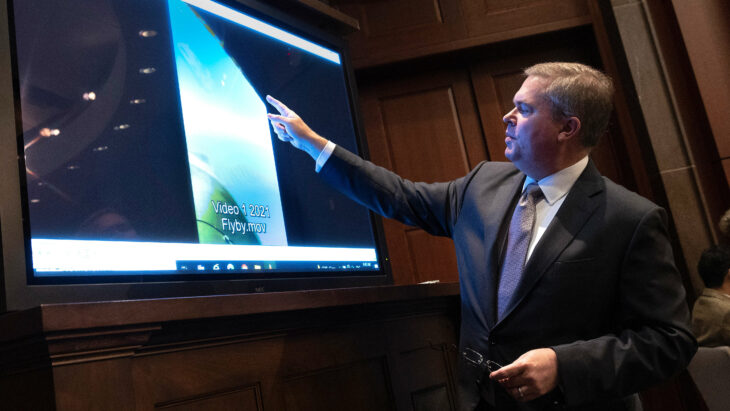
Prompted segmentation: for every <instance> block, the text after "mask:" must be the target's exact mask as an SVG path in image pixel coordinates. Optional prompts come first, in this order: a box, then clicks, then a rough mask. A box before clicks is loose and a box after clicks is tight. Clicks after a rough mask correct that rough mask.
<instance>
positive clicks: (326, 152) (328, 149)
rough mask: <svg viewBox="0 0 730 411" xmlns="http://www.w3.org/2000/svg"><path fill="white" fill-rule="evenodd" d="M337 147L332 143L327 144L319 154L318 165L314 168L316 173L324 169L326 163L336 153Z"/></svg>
mask: <svg viewBox="0 0 730 411" xmlns="http://www.w3.org/2000/svg"><path fill="white" fill-rule="evenodd" d="M335 147H337V144H335V143H333V142H331V141H328V142H327V144H326V145H325V146H324V148H323V149H322V151H321V152H320V153H319V157H317V163H316V165H315V166H314V171H316V172H318V173H319V170H321V169H322V167H323V166H324V163H326V162H327V160H329V158H330V156H331V155H332V153H333V152H334V151H335Z"/></svg>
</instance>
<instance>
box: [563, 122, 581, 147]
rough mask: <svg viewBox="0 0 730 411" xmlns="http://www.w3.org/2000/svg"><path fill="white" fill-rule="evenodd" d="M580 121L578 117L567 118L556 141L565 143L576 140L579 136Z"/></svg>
mask: <svg viewBox="0 0 730 411" xmlns="http://www.w3.org/2000/svg"><path fill="white" fill-rule="evenodd" d="M580 127H581V124H580V119H578V117H568V118H566V119H565V120H563V128H562V129H561V130H560V133H559V134H558V141H560V142H565V141H569V140H577V139H578V135H579V134H580Z"/></svg>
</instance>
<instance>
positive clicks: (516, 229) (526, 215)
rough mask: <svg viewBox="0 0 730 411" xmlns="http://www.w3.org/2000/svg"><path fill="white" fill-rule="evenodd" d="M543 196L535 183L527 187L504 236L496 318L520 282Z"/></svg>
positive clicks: (500, 314)
mask: <svg viewBox="0 0 730 411" xmlns="http://www.w3.org/2000/svg"><path fill="white" fill-rule="evenodd" d="M542 196H543V193H542V190H540V186H539V185H537V183H530V184H529V185H528V186H527V187H526V188H525V191H524V192H523V193H522V196H520V201H519V202H518V203H517V206H516V207H515V211H514V213H513V214H512V221H511V222H510V224H509V233H508V234H507V251H506V252H505V255H504V260H503V262H502V270H501V272H500V275H499V288H498V294H497V313H498V318H499V319H502V317H503V316H504V311H505V309H506V308H507V304H508V303H509V301H510V298H512V294H514V292H515V290H517V286H518V285H519V284H520V280H521V279H522V269H523V267H524V266H525V260H526V258H527V249H528V248H529V246H530V239H531V238H532V228H533V226H534V225H535V204H537V202H538V201H540V199H541V198H542Z"/></svg>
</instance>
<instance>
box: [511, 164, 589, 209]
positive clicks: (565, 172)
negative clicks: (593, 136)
mask: <svg viewBox="0 0 730 411" xmlns="http://www.w3.org/2000/svg"><path fill="white" fill-rule="evenodd" d="M586 166H588V156H585V157H583V158H582V159H580V160H578V162H577V163H575V164H573V165H572V166H569V167H566V168H564V169H562V170H560V171H558V172H557V173H554V174H551V175H549V176H547V177H544V178H542V179H540V180H539V181H537V185H539V186H540V190H542V193H543V195H544V196H545V200H546V201H547V203H548V204H550V205H553V204H555V202H556V201H558V200H560V199H561V198H563V197H565V195H566V194H568V191H570V189H571V188H572V187H573V184H575V182H576V181H578V177H580V175H581V174H582V173H583V170H585V169H586ZM534 182H535V179H534V178H532V177H530V176H528V177H527V178H526V179H525V183H524V185H523V186H522V190H523V191H524V190H525V188H526V187H527V185H528V184H530V183H534Z"/></svg>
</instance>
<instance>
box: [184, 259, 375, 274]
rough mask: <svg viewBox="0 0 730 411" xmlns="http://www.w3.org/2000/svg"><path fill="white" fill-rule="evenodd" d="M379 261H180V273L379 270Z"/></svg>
mask: <svg viewBox="0 0 730 411" xmlns="http://www.w3.org/2000/svg"><path fill="white" fill-rule="evenodd" d="M379 269H380V266H379V264H378V263H373V262H372V261H178V262H177V272H178V273H179V274H188V273H190V274H192V273H196V272H201V273H204V272H214V273H219V274H223V273H236V274H238V273H247V272H274V273H276V272H326V271H377V270H379Z"/></svg>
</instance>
